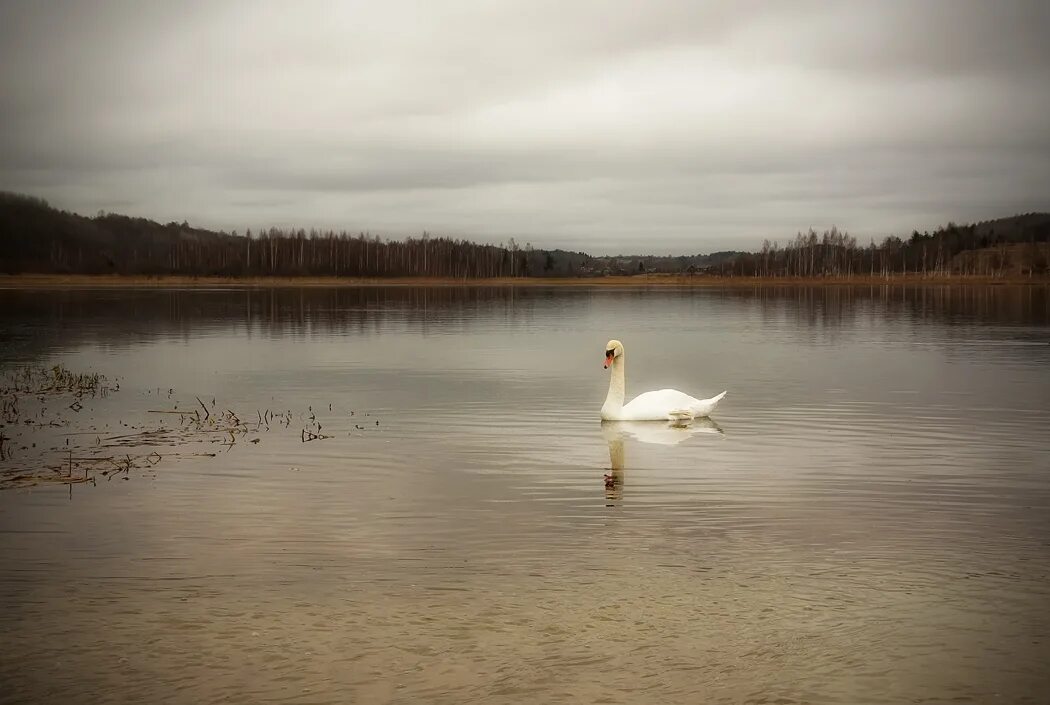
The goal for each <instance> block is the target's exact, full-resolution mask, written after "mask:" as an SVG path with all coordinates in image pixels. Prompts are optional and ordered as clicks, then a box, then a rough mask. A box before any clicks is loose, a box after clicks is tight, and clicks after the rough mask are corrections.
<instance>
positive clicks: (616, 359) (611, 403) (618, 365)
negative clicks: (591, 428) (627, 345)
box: [602, 340, 726, 421]
mask: <svg viewBox="0 0 1050 705" xmlns="http://www.w3.org/2000/svg"><path fill="white" fill-rule="evenodd" d="M624 364H625V363H624V356H623V343H621V342H620V341H619V340H610V341H609V342H608V343H606V345H605V367H606V368H608V367H609V365H612V374H611V375H610V376H609V394H608V395H607V396H606V397H605V404H603V405H602V420H603V421H669V420H687V419H694V418H697V417H703V416H708V415H709V414H710V413H711V412H712V411H714V410H715V406H717V405H718V402H720V401H721V400H722V397H724V396H725V395H726V393H725V392H722V393H721V394H719V395H718V396H715V397H711V398H710V399H694V398H693V397H691V396H689V395H688V394H686V393H685V392H680V391H678V390H677V389H661V390H659V391H655V392H646V393H645V394H640V395H638V396H637V397H635V398H634V399H632V400H631V401H630V402H629V403H627V404H624V403H623V397H624V394H625V390H626V382H625V380H624Z"/></svg>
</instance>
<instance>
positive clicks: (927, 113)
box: [0, 0, 1050, 254]
mask: <svg viewBox="0 0 1050 705" xmlns="http://www.w3.org/2000/svg"><path fill="white" fill-rule="evenodd" d="M0 8H2V9H0V67H2V68H0V119H2V123H0V124H2V128H0V130H2V132H0V154H2V161H0V189H4V190H12V191H19V192H25V193H32V194H35V195H39V196H42V197H44V198H47V199H48V200H50V201H51V202H52V203H53V204H55V205H57V206H59V207H62V208H67V209H70V210H75V211H78V212H84V213H94V212H96V211H98V210H100V209H104V210H112V211H118V212H124V213H130V214H135V215H142V216H146V217H152V218H156V219H158V220H162V221H168V220H179V221H182V220H189V221H191V222H194V223H199V224H202V225H206V226H210V227H221V228H225V229H233V228H236V229H238V230H241V231H243V230H244V228H245V227H251V228H253V229H256V228H258V227H260V226H269V225H279V226H291V225H296V226H298V225H302V226H304V227H311V226H318V227H326V228H327V227H332V228H336V229H343V228H345V229H348V230H352V231H358V230H370V231H371V232H373V233H380V234H383V235H388V236H403V235H413V234H417V233H419V232H420V231H422V230H423V229H427V230H429V231H431V232H433V233H438V234H448V235H453V236H457V237H469V238H472V239H478V240H487V241H494V242H499V241H501V240H506V239H507V238H509V237H514V238H515V239H517V240H518V241H519V242H526V241H531V242H532V244H533V245H535V246H537V247H566V248H570V249H583V250H587V251H590V252H593V253H596V254H602V253H614V252H621V251H625V252H626V251H631V252H634V251H649V252H658V253H668V252H671V253H682V252H689V253H693V252H706V251H711V250H717V249H725V248H754V247H758V246H759V245H760V244H761V241H762V239H763V238H766V237H768V238H770V239H775V238H780V239H781V240H783V239H786V238H789V237H791V236H792V235H793V233H794V232H795V231H797V230H799V229H805V228H808V227H811V226H812V227H815V228H819V229H822V228H826V227H829V226H830V225H832V224H837V225H838V226H839V227H840V228H845V229H847V230H849V231H850V232H851V233H853V234H855V235H857V236H858V237H859V238H861V239H866V238H867V237H869V236H876V237H880V236H882V235H885V234H889V233H892V232H897V233H902V232H906V231H910V230H911V229H912V228H914V227H918V228H920V229H923V228H932V227H934V226H936V225H938V224H941V223H944V222H947V221H949V220H956V221H972V220H983V219H987V218H992V217H999V216H1004V215H1011V214H1013V213H1016V212H1024V211H1031V210H1047V209H1050V89H1048V86H1050V3H1047V2H1042V1H1033V2H991V1H988V2H969V1H963V0H946V1H944V2H857V3H823V2H821V3H806V2H795V3H786V2H768V3H755V2H728V1H727V2H709V3H700V2H668V1H649V2H610V1H607V0H595V1H593V2H590V1H588V2H566V1H564V0H563V1H561V2H546V1H540V0H529V1H523V2H477V3H468V2H444V1H443V2H418V3H403V2H391V1H389V0H384V1H383V2H381V3H379V2H360V3H357V2H353V3H351V2H331V3H314V2H274V3H264V2H243V3H242V2H206V3H200V4H190V3H142V2H92V3H86V2H15V3H11V2H6V3H4V4H3V5H2V6H0Z"/></svg>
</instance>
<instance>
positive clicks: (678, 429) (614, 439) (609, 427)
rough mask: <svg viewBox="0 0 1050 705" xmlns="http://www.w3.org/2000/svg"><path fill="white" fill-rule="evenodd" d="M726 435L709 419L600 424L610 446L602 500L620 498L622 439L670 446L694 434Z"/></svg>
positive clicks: (622, 466)
mask: <svg viewBox="0 0 1050 705" xmlns="http://www.w3.org/2000/svg"><path fill="white" fill-rule="evenodd" d="M701 433H705V434H710V435H717V436H721V435H725V434H724V433H723V431H722V429H721V428H719V426H718V424H716V423H715V422H714V421H712V420H711V419H707V418H705V419H696V420H694V421H691V422H689V421H686V422H680V421H672V422H670V423H653V422H651V421H649V422H645V421H603V422H602V437H604V438H605V441H606V443H608V444H609V474H608V475H606V476H605V498H606V499H608V500H620V499H623V472H624V453H623V441H624V439H625V438H630V439H632V440H636V441H641V442H642V443H655V444H658V445H665V446H673V445H677V444H679V443H681V442H682V441H684V440H685V439H687V438H689V437H690V436H695V435H697V434H701Z"/></svg>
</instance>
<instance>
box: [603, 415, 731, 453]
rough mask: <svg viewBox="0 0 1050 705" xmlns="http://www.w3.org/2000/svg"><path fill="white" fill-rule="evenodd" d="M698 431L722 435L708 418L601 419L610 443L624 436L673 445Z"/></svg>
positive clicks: (646, 441)
mask: <svg viewBox="0 0 1050 705" xmlns="http://www.w3.org/2000/svg"><path fill="white" fill-rule="evenodd" d="M699 433H708V434H714V435H724V432H723V431H722V429H721V428H720V427H719V425H718V424H716V423H715V422H714V421H712V420H711V419H708V418H703V419H694V420H693V421H686V422H681V421H671V422H668V423H652V422H649V421H602V436H603V437H604V438H605V440H606V441H609V442H610V443H611V442H612V441H613V440H616V439H620V440H621V441H622V439H624V438H632V439H634V440H636V441H641V442H642V443H656V444H658V445H662V446H673V445H678V444H679V443H681V442H682V441H684V440H685V439H687V438H689V437H690V436H695V435H697V434H699Z"/></svg>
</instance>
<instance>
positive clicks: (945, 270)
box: [704, 213, 1050, 278]
mask: <svg viewBox="0 0 1050 705" xmlns="http://www.w3.org/2000/svg"><path fill="white" fill-rule="evenodd" d="M1048 261H1050V214H1046V213H1029V214H1026V215H1019V216H1014V217H1011V218H1002V219H999V220H994V221H988V222H985V223H977V224H973V225H956V224H954V223H949V224H948V225H946V226H944V227H941V228H938V229H937V230H935V231H934V232H932V233H930V232H924V233H920V232H918V231H914V232H912V234H911V237H909V238H907V239H902V238H900V237H897V236H890V237H887V238H885V239H884V240H883V241H882V242H881V243H878V244H876V243H875V242H874V241H870V242H869V243H868V244H867V245H858V243H857V239H856V238H855V237H852V236H851V235H849V234H848V233H845V232H840V231H839V230H838V229H837V228H832V229H831V230H827V231H825V232H823V233H822V234H821V235H817V233H816V232H815V231H813V230H810V231H809V232H807V233H805V234H803V233H799V234H797V235H796V236H795V239H794V240H792V241H790V242H788V243H786V244H784V245H780V244H779V243H778V242H773V243H772V244H771V243H770V242H769V240H766V241H765V243H763V246H762V249H761V251H759V252H754V253H743V254H740V255H737V256H736V257H735V258H734V259H733V260H732V261H731V262H726V263H723V264H721V265H719V266H716V267H709V268H705V270H704V271H706V272H708V273H715V274H720V275H723V276H750V277H766V278H775V277H851V276H857V275H867V276H886V277H888V276H889V275H891V274H893V275H897V274H904V275H909V274H918V275H922V276H927V277H936V276H951V275H962V276H985V277H1004V276H1028V277H1032V276H1045V275H1046V274H1047V272H1048Z"/></svg>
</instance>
